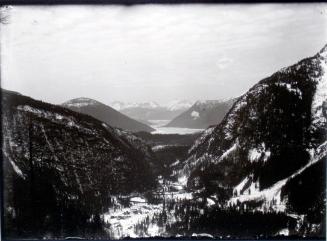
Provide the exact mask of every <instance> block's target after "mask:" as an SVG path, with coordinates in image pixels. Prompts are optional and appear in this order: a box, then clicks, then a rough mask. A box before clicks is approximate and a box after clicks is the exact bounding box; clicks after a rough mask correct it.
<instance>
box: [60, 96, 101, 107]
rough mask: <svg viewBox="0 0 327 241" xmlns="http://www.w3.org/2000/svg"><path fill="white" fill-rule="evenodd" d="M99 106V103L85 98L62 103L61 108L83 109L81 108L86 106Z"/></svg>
mask: <svg viewBox="0 0 327 241" xmlns="http://www.w3.org/2000/svg"><path fill="white" fill-rule="evenodd" d="M96 104H100V102H98V101H96V100H93V99H90V98H86V97H79V98H75V99H71V100H68V101H66V102H64V103H62V106H65V107H83V106H88V105H96Z"/></svg>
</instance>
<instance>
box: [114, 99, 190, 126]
mask: <svg viewBox="0 0 327 241" xmlns="http://www.w3.org/2000/svg"><path fill="white" fill-rule="evenodd" d="M192 104H193V103H192V102H191V101H187V100H181V101H179V100H174V101H171V102H170V103H168V104H167V105H159V104H158V103H156V102H154V101H151V102H140V103H124V102H120V101H115V102H112V103H111V104H110V105H111V106H112V107H113V108H115V109H116V110H119V111H120V112H121V113H123V114H125V115H127V116H129V117H130V118H133V119H135V120H139V121H141V122H145V123H147V122H151V120H171V119H173V118H174V117H176V116H178V115H179V114H181V113H182V112H183V111H185V110H187V109H188V108H189V107H190V106H191V105H192Z"/></svg>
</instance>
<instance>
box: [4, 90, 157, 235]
mask: <svg viewBox="0 0 327 241" xmlns="http://www.w3.org/2000/svg"><path fill="white" fill-rule="evenodd" d="M1 94H2V96H1V97H2V98H1V100H2V136H3V145H2V155H3V160H4V174H5V178H4V187H5V190H4V197H5V203H4V211H5V220H6V223H5V227H6V228H5V230H6V231H7V232H8V233H7V234H6V237H25V238H27V237H30V236H31V237H34V238H35V235H40V237H44V235H50V237H58V235H60V236H61V237H65V236H66V235H74V234H79V235H83V236H84V237H87V236H88V234H90V233H96V234H99V235H100V234H101V233H100V231H99V230H101V220H100V218H99V214H101V213H103V212H105V211H106V210H107V209H108V207H110V206H111V202H112V197H114V196H116V195H126V194H129V193H131V192H143V191H147V190H149V189H151V188H154V187H155V177H154V175H153V172H152V169H153V168H154V167H155V165H156V164H155V161H154V158H153V153H152V151H151V149H150V148H149V147H147V146H146V145H145V143H144V142H143V141H142V140H141V139H139V138H137V137H135V136H133V135H132V134H130V133H128V132H126V131H122V130H118V129H114V128H112V127H110V126H108V125H107V124H106V123H103V122H101V121H99V120H97V119H94V118H93V117H91V116H88V115H84V114H80V113H77V112H74V111H71V110H69V109H66V108H63V107H61V106H55V105H51V104H47V103H44V102H41V101H37V100H34V99H32V98H29V97H26V96H23V95H19V94H16V93H13V92H10V91H6V90H2V92H1ZM52 235H54V236H52ZM93 237H94V236H93Z"/></svg>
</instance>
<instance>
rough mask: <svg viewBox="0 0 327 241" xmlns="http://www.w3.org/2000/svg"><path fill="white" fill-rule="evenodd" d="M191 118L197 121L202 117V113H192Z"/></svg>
mask: <svg viewBox="0 0 327 241" xmlns="http://www.w3.org/2000/svg"><path fill="white" fill-rule="evenodd" d="M191 117H192V118H193V120H196V119H198V118H199V117H200V113H199V112H197V111H192V113H191Z"/></svg>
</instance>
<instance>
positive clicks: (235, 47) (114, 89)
mask: <svg viewBox="0 0 327 241" xmlns="http://www.w3.org/2000/svg"><path fill="white" fill-rule="evenodd" d="M1 13H2V16H8V18H7V19H6V20H7V21H5V23H2V24H1V25H0V27H1V29H0V31H1V32H0V34H1V35H0V43H1V86H2V88H5V89H9V90H14V91H18V92H20V93H22V94H24V95H28V96H31V97H33V98H35V99H38V100H43V101H47V102H50V103H54V104H60V103H62V102H64V101H67V100H69V99H72V98H77V97H89V98H93V99H96V100H98V101H102V102H104V103H110V102H112V101H116V100H119V101H124V102H144V101H156V102H158V103H160V104H166V103H169V102H170V101H172V100H191V101H195V100H206V99H211V100H212V99H222V98H223V99H225V98H231V97H237V96H240V95H242V94H243V93H245V92H246V91H247V90H248V89H249V88H250V87H251V86H253V85H254V84H255V83H257V82H258V81H260V80H261V79H263V78H265V77H268V76H269V75H271V74H273V73H274V72H276V71H277V70H279V69H280V68H283V67H286V66H288V65H291V64H294V63H296V62H297V61H299V60H301V59H303V58H306V57H309V56H312V55H314V54H316V53H317V52H318V51H319V50H320V49H321V48H322V47H323V46H324V45H325V44H326V43H327V5H326V4H323V3H320V4H317V3H316V4H308V3H306V4H287V5H286V4H247V5H245V4H244V5H237V4H233V5H228V4H217V5H215V4H210V5H199V4H196V5H192V4H188V5H139V6H114V5H105V6H91V5H87V6H78V5H75V6H69V5H68V6H12V7H9V8H6V9H4V8H3V9H2V11H1Z"/></svg>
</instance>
